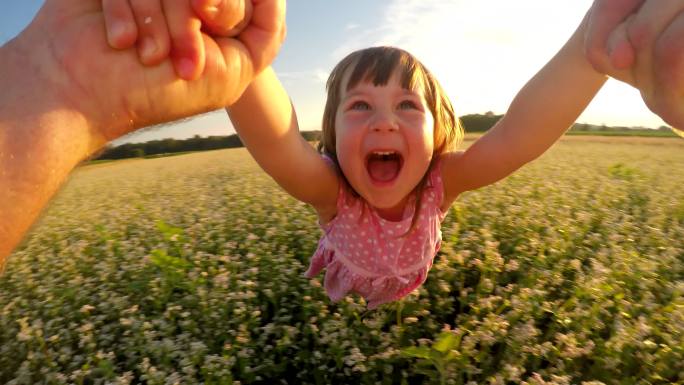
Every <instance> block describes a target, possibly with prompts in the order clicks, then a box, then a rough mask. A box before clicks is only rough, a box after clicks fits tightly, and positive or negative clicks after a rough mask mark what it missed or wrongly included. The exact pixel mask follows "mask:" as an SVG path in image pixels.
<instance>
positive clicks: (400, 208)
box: [375, 195, 410, 222]
mask: <svg viewBox="0 0 684 385" xmlns="http://www.w3.org/2000/svg"><path fill="white" fill-rule="evenodd" d="M409 197H410V195H409V196H407V197H405V198H404V199H402V200H401V201H400V202H399V203H398V204H397V205H395V206H393V207H388V208H383V209H381V208H378V207H375V211H377V213H378V215H380V217H381V218H382V219H385V220H388V221H392V222H399V221H401V220H402V219H404V212H405V210H406V205H407V204H408V201H409Z"/></svg>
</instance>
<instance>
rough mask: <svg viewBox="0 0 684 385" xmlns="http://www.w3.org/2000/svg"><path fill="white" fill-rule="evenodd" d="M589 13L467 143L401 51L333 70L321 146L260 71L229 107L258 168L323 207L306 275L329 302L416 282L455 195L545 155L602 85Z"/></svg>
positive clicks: (445, 103)
mask: <svg viewBox="0 0 684 385" xmlns="http://www.w3.org/2000/svg"><path fill="white" fill-rule="evenodd" d="M586 19H587V18H586V17H585V20H583V21H582V22H581V23H580V25H579V27H578V29H577V30H576V31H575V33H574V34H573V35H572V37H571V38H570V39H569V41H568V42H567V43H566V44H565V45H564V46H563V47H562V48H561V49H560V51H559V52H558V53H557V54H556V55H555V56H554V57H553V58H552V59H551V60H550V61H549V63H548V64H546V65H545V66H544V67H543V68H542V69H541V70H540V71H539V73H537V74H536V75H535V76H534V77H533V78H532V79H531V80H530V81H529V82H528V83H527V84H526V85H525V86H524V87H523V89H522V90H521V91H520V92H519V93H518V95H517V96H516V97H515V99H514V100H513V102H512V104H511V106H510V108H509V109H508V111H507V113H506V114H505V116H504V117H503V118H502V119H501V120H500V121H499V122H498V123H497V124H496V126H494V127H493V128H492V129H491V130H489V132H488V133H487V134H486V135H483V136H482V137H481V138H480V139H478V140H477V141H476V142H475V143H474V144H472V145H471V146H470V147H469V148H468V149H466V150H465V151H457V150H456V146H457V144H458V143H459V141H460V140H461V138H462V135H463V130H462V128H461V126H460V124H459V121H458V119H457V118H456V116H455V114H454V110H453V108H452V105H451V102H450V101H449V98H448V97H447V95H446V94H445V92H444V91H443V90H442V88H441V86H440V85H439V83H438V82H437V80H436V79H435V78H434V77H433V76H432V74H431V73H430V72H429V71H428V69H426V68H425V66H423V65H422V64H421V63H420V61H418V60H417V59H416V58H415V57H413V56H412V55H411V54H409V53H408V52H406V51H404V50H401V49H399V48H393V47H374V48H367V49H363V50H360V51H356V52H353V53H351V54H350V55H349V56H347V57H346V58H344V59H343V60H342V61H341V62H340V63H339V64H338V65H337V66H336V67H335V68H334V69H333V71H332V73H331V74H330V77H329V79H328V82H327V93H328V99H327V102H326V106H325V111H324V117H323V124H322V132H323V137H322V140H321V142H320V144H319V146H318V149H319V151H316V150H315V149H314V148H313V147H312V146H311V145H310V144H309V143H307V142H306V140H304V138H302V136H301V135H300V134H299V130H298V124H297V118H296V115H295V111H294V108H293V106H292V105H291V103H290V99H289V97H288V95H287V93H286V92H285V90H284V89H283V87H282V85H281V84H280V82H279V81H278V78H277V77H276V75H275V73H274V72H273V70H272V69H270V68H268V69H266V70H265V71H263V72H262V73H261V74H260V75H259V76H257V77H256V78H255V80H254V81H253V82H252V83H251V84H250V86H249V87H248V88H247V90H246V91H245V93H244V94H243V95H242V97H241V98H240V99H239V100H238V101H237V102H236V103H235V104H233V105H232V106H229V107H228V108H227V111H228V114H229V116H230V119H231V120H232V122H233V124H234V126H235V129H236V130H237V132H238V134H239V135H240V137H241V139H242V141H243V143H244V144H245V146H246V147H247V149H248V150H249V152H250V153H251V154H252V156H254V158H255V159H256V161H257V162H258V163H259V165H260V166H261V167H262V168H263V169H264V170H265V171H266V172H267V173H268V174H269V175H271V177H273V179H274V180H275V181H276V182H277V183H278V184H279V185H280V186H282V187H283V188H284V189H285V190H286V191H287V192H288V193H290V194H291V195H292V196H293V197H295V198H297V199H299V200H301V201H303V202H306V203H308V204H310V205H311V206H312V207H313V208H314V209H315V210H316V213H317V214H318V220H319V224H320V226H321V228H322V230H323V236H322V237H321V240H320V242H319V244H318V249H317V250H316V252H315V253H314V255H313V257H312V259H311V265H310V266H309V269H308V271H307V272H306V275H307V276H308V277H313V276H315V275H317V274H318V273H319V272H320V271H321V270H322V269H324V268H325V269H326V273H325V288H326V291H327V293H328V295H329V296H330V298H331V299H332V300H333V301H337V300H339V299H341V298H343V297H344V296H345V295H347V294H348V293H358V294H360V295H361V296H363V297H364V298H365V299H366V300H367V301H368V307H369V308H370V309H373V308H375V307H377V306H378V305H380V304H382V303H386V302H390V301H394V300H397V299H399V298H402V297H403V296H405V295H406V294H408V293H410V292H411V291H412V290H414V289H415V288H417V287H418V286H420V285H421V284H422V283H423V282H424V281H425V279H426V277H427V273H428V271H429V270H430V267H431V266H432V260H433V258H434V256H435V254H436V252H437V250H439V247H440V239H441V233H440V224H441V222H442V220H443V219H444V217H445V215H446V213H447V211H448V209H449V206H450V205H451V203H452V202H453V201H454V200H455V199H456V198H457V197H458V196H459V195H460V194H461V193H463V192H465V191H469V190H474V189H477V188H480V187H483V186H486V185H489V184H491V183H494V182H496V181H498V180H500V179H502V178H504V177H506V176H507V175H509V174H511V173H512V172H514V171H515V170H516V169H518V168H520V167H521V166H523V165H524V164H526V163H527V162H530V161H531V160H533V159H535V158H537V157H538V156H539V155H541V154H542V153H543V152H544V151H546V150H547V149H548V148H549V147H550V146H551V145H552V144H553V143H554V142H555V141H556V140H557V139H558V138H559V137H560V136H561V135H562V134H563V133H564V132H565V131H566V129H567V128H568V127H570V126H571V125H572V123H573V122H574V121H575V119H576V118H577V116H578V115H579V114H580V113H581V112H582V111H583V110H584V108H585V107H586V105H587V104H588V103H589V102H590V101H591V99H592V98H593V96H594V95H595V94H596V92H597V91H598V90H599V89H600V88H601V86H602V85H603V83H604V82H605V79H606V77H605V76H604V75H602V74H600V73H598V72H596V71H595V70H594V69H593V68H592V66H591V65H590V64H589V63H588V62H587V60H586V59H585V55H584V53H583V47H584V45H583V38H584V32H585V29H586Z"/></svg>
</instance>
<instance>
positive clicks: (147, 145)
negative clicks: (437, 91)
mask: <svg viewBox="0 0 684 385" xmlns="http://www.w3.org/2000/svg"><path fill="white" fill-rule="evenodd" d="M502 116H503V115H496V114H494V113H492V112H487V113H485V114H470V115H464V116H462V117H461V118H460V119H461V123H462V124H463V127H464V129H465V132H467V133H468V132H474V133H478V132H486V131H487V130H489V129H490V128H491V127H492V126H494V124H496V122H498V121H499V119H501V117H502ZM629 132H634V133H639V132H643V133H654V132H662V133H663V134H666V132H667V133H669V132H670V129H669V127H660V128H658V129H657V130H653V129H649V128H642V127H637V128H633V127H608V126H606V125H593V124H584V123H577V124H575V125H574V126H573V127H572V128H571V129H570V133H571V134H573V133H578V134H581V133H607V134H609V133H629ZM301 134H302V136H303V137H304V138H305V139H306V140H308V141H310V142H314V141H318V140H319V139H320V136H321V132H320V131H304V132H302V133H301ZM673 135H674V134H673ZM235 147H243V145H242V142H241V141H240V137H238V135H237V134H233V135H228V136H209V137H201V136H199V135H195V136H194V137H192V138H189V139H172V138H167V139H161V140H152V141H149V142H144V143H126V144H122V145H119V146H108V147H105V149H104V150H103V151H102V152H101V153H100V154H99V155H97V156H96V157H94V158H93V159H94V160H104V159H109V160H114V159H124V158H142V157H154V156H160V155H164V154H172V153H179V152H193V151H208V150H218V149H223V148H235Z"/></svg>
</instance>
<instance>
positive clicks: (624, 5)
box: [586, 0, 684, 128]
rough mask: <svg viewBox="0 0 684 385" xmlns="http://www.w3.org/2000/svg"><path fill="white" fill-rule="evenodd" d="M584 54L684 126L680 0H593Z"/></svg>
mask: <svg viewBox="0 0 684 385" xmlns="http://www.w3.org/2000/svg"><path fill="white" fill-rule="evenodd" d="M586 53H587V58H588V59H589V60H590V62H591V63H592V64H593V65H594V67H595V68H596V69H597V70H599V71H601V72H603V73H606V74H607V75H610V76H612V77H614V78H616V79H619V80H622V81H624V82H627V83H629V84H631V85H633V86H634V87H636V88H638V89H639V91H640V92H641V95H642V97H643V99H644V102H645V103H646V105H647V106H648V107H649V109H651V111H653V112H654V113H656V114H658V115H659V116H660V117H661V118H662V119H663V120H665V121H666V122H667V123H668V124H670V125H672V126H673V127H675V128H681V127H684V0H667V1H663V0H596V1H595V2H594V5H593V6H592V10H591V15H590V22H589V28H588V33H587V39H586Z"/></svg>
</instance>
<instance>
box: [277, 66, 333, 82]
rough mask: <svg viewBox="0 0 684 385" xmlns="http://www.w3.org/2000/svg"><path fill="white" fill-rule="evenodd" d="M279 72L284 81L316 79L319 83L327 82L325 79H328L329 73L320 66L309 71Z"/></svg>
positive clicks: (279, 76)
mask: <svg viewBox="0 0 684 385" xmlns="http://www.w3.org/2000/svg"><path fill="white" fill-rule="evenodd" d="M277 74H278V78H279V79H280V80H281V81H282V82H283V83H291V82H301V81H314V82H318V83H325V81H326V80H327V79H328V73H327V72H326V71H324V70H322V69H319V68H317V69H314V70H307V71H288V72H277Z"/></svg>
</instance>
